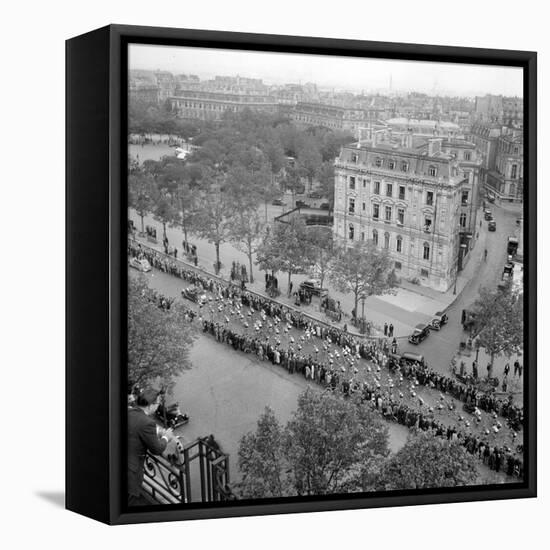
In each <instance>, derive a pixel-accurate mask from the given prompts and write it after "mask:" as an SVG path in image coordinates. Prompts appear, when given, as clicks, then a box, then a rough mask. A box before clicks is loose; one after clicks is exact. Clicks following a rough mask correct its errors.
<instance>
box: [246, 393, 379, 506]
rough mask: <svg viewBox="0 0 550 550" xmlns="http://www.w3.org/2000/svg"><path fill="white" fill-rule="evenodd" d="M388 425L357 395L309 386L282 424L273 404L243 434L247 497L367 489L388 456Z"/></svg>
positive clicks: (319, 493)
mask: <svg viewBox="0 0 550 550" xmlns="http://www.w3.org/2000/svg"><path fill="white" fill-rule="evenodd" d="M388 453H389V451H388V429H387V427H386V426H384V425H383V424H382V423H381V422H380V420H379V419H378V418H377V417H375V416H374V414H373V413H372V412H371V411H370V410H369V409H367V408H366V407H364V406H363V405H362V404H361V403H360V402H359V401H354V400H344V399H342V398H340V397H335V396H333V395H331V394H327V393H320V392H315V391H312V390H307V391H305V392H304V393H302V394H301V395H300V396H299V398H298V406H297V410H296V411H295V413H294V414H293V416H292V418H291V419H290V420H289V422H288V423H287V425H286V426H285V427H284V428H282V427H281V425H280V424H279V422H278V421H277V419H276V418H275V415H274V413H273V411H272V410H271V409H269V408H268V409H266V411H265V412H264V414H263V415H262V416H261V417H260V419H259V420H258V427H257V430H256V432H255V433H249V434H247V435H245V436H244V437H243V438H242V439H241V443H240V446H239V469H240V470H241V472H242V474H243V478H242V483H241V484H240V490H241V492H242V494H243V496H244V497H250V498H253V497H255V498H258V497H260V498H261V497H280V496H296V495H323V494H330V493H346V492H353V491H363V490H364V489H365V487H366V486H367V485H365V479H367V478H368V484H369V486H370V484H372V479H371V478H370V476H369V475H368V473H367V472H379V471H380V467H381V466H380V465H381V463H382V462H383V461H384V460H385V459H386V457H387V456H388Z"/></svg>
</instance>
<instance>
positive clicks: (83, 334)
mask: <svg viewBox="0 0 550 550" xmlns="http://www.w3.org/2000/svg"><path fill="white" fill-rule="evenodd" d="M130 43H141V44H156V45H181V46H190V47H203V48H222V49H245V50H259V51H272V52H288V53H293V52H294V53H311V54H323V55H340V56H354V57H370V58H384V59H400V60H417V61H438V62H451V63H474V64H487V65H501V66H515V67H521V68H522V69H523V71H524V72H523V74H524V80H523V92H524V93H523V97H524V108H525V113H524V114H525V116H524V118H525V121H524V139H525V157H526V161H525V181H526V182H528V184H527V185H526V187H525V191H524V224H525V231H524V250H525V266H526V267H525V275H524V281H525V289H524V296H525V306H526V307H525V326H526V327H527V328H526V339H525V351H524V354H525V364H526V365H529V368H526V369H525V387H526V391H525V392H524V400H525V401H524V410H525V418H526V423H525V478H524V481H523V482H522V483H517V484H510V485H507V484H506V485H494V486H491V485H487V486H477V487H467V488H456V489H437V490H418V491H408V492H405V491H400V492H392V493H373V494H369V495H368V496H365V495H338V496H330V497H317V498H301V499H298V498H296V499H294V498H289V499H273V500H268V499H266V500H261V501H253V502H252V501H233V502H229V503H207V504H192V505H190V504H188V505H184V506H183V507H179V508H178V507H174V506H162V505H161V506H154V507H144V508H143V509H142V510H141V509H140V510H139V511H136V510H135V509H133V510H128V509H127V507H126V506H125V504H124V502H125V499H124V498H123V497H124V496H125V487H124V482H125V477H126V476H125V472H126V463H125V462H126V452H125V441H126V437H125V436H124V434H125V421H126V408H127V403H126V395H125V390H126V387H125V386H126V384H125V375H124V372H125V369H124V366H125V365H126V362H125V361H126V359H125V353H126V352H125V345H124V344H125V341H126V339H125V333H126V332H125V331H126V325H125V322H126V296H127V292H126V291H127V289H126V286H127V283H126V263H127V260H126V231H127V228H126V223H127V218H126V207H127V201H126V193H127V191H126V170H127V153H126V145H127V133H126V127H127V120H126V118H127V115H126V107H127V93H126V91H127V46H128V44H130ZM536 94H537V55H536V53H535V52H527V51H510V50H488V49H479V48H457V47H450V46H428V45H416V44H397V43H384V42H368V41H356V40H337V39H325V38H309V37H295V36H278V35H261V34H245V33H232V32H218V31H203V30H192V29H172V28H154V27H136V26H125V25H110V26H107V27H104V28H101V29H98V30H95V31H92V32H90V33H87V34H84V35H82V36H79V37H76V38H73V39H71V40H69V41H67V43H66V227H67V229H66V239H67V245H66V281H67V283H66V342H67V344H66V413H67V420H66V507H67V509H69V510H72V511H74V512H77V513H80V514H83V515H86V516H89V517H91V518H94V519H96V520H99V521H102V522H105V523H108V524H124V523H141V522H152V521H173V520H184V519H201V518H218V517H232V516H249V515H263V514H281V513H292V512H311V511H323V510H346V509H354V508H373V507H382V506H407V505H413V504H436V503H451V502H464V501H479V500H496V499H511V498H526V497H535V496H536V480H537V473H536V450H537V447H536V429H537V425H536V424H537V414H536V386H537V380H536V359H537V358H536V329H537V326H536V283H537V273H536V262H537V258H536V225H537V223H536V177H537V174H536V164H537V163H536V157H537V148H536V138H537V95H536Z"/></svg>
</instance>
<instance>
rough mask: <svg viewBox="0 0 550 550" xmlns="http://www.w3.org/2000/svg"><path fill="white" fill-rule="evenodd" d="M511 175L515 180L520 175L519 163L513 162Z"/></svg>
mask: <svg viewBox="0 0 550 550" xmlns="http://www.w3.org/2000/svg"><path fill="white" fill-rule="evenodd" d="M510 177H511V178H512V179H513V180H515V179H516V178H517V177H518V165H517V164H512V172H511V174H510Z"/></svg>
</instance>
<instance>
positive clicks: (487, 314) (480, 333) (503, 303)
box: [472, 285, 524, 365]
mask: <svg viewBox="0 0 550 550" xmlns="http://www.w3.org/2000/svg"><path fill="white" fill-rule="evenodd" d="M473 310H474V312H475V313H476V317H475V323H474V326H473V333H472V335H473V337H474V338H477V341H476V343H477V344H478V345H479V346H480V347H482V348H484V349H485V351H486V352H487V353H488V354H489V355H490V356H491V365H493V364H494V359H495V357H498V356H499V355H502V354H504V355H506V356H507V357H510V356H511V355H512V354H513V353H517V352H518V351H520V350H521V348H522V347H523V339H524V334H523V299H522V298H521V297H518V296H517V295H516V294H515V293H514V292H513V290H512V287H511V285H507V286H506V287H505V288H504V289H498V288H497V289H494V290H492V289H489V288H482V289H480V291H479V297H478V299H477V300H476V301H475V303H474V306H473Z"/></svg>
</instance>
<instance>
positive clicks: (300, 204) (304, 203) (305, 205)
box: [296, 201, 309, 208]
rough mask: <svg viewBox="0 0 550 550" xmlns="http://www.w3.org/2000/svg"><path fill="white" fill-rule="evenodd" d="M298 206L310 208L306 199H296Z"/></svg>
mask: <svg viewBox="0 0 550 550" xmlns="http://www.w3.org/2000/svg"><path fill="white" fill-rule="evenodd" d="M296 208H309V204H307V203H306V202H304V201H296Z"/></svg>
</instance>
